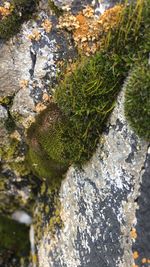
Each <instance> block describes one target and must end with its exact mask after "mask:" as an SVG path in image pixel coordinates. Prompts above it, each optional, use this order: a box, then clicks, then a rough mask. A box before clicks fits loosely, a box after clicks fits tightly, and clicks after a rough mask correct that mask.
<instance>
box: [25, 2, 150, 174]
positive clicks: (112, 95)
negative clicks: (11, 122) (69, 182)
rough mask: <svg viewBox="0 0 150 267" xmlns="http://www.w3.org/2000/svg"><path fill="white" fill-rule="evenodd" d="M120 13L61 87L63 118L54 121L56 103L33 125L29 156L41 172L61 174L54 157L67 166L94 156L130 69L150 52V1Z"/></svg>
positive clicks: (57, 98)
mask: <svg viewBox="0 0 150 267" xmlns="http://www.w3.org/2000/svg"><path fill="white" fill-rule="evenodd" d="M120 16H121V17H120V20H119V24H117V25H116V28H115V29H114V28H113V29H110V31H109V32H108V33H107V35H104V36H103V38H102V39H101V40H100V43H101V46H100V47H101V49H100V51H99V52H97V53H96V54H95V55H94V56H93V57H91V58H89V59H87V58H85V57H81V58H80V59H78V61H77V62H76V64H75V68H73V69H71V68H70V72H69V74H68V75H66V76H65V79H64V80H63V81H61V82H60V84H59V86H58V87H57V88H56V92H55V95H54V99H55V102H56V103H57V105H58V107H59V110H61V111H59V113H61V116H63V119H62V120H59V121H57V120H56V121H54V124H53V126H51V120H50V119H51V116H53V115H51V114H53V113H52V110H51V104H50V106H49V107H48V109H47V110H45V111H44V112H43V113H41V115H39V117H38V118H37V121H36V123H35V124H34V125H33V126H32V127H31V129H30V131H29V133H28V139H29V155H30V161H31V163H32V167H33V170H35V169H36V168H38V171H37V170H36V171H37V174H38V175H43V174H44V177H48V174H49V173H50V176H53V177H55V176H56V173H57V168H53V167H52V166H51V161H50V160H51V159H52V160H53V163H54V162H55V163H56V162H57V163H60V164H61V166H63V165H65V166H66V167H67V166H69V165H70V164H71V163H76V164H82V163H84V162H85V161H87V160H88V159H89V158H90V157H91V156H92V154H93V152H94V151H95V149H96V147H97V144H98V142H99V139H100V136H101V134H102V132H103V130H104V128H105V126H106V123H107V121H108V118H109V116H110V114H111V112H112V110H113V108H114V106H115V100H116V97H117V95H118V93H119V92H120V90H121V88H122V85H123V82H124V80H125V78H126V77H127V75H128V72H129V70H130V69H131V68H132V67H133V66H134V65H135V64H136V62H138V61H140V60H143V59H144V58H146V57H147V56H148V53H149V49H150V46H149V45H148V43H149V40H150V38H149V37H150V30H149V24H150V7H149V1H148V0H142V1H139V0H138V1H137V2H136V3H135V2H133V3H132V2H131V3H130V4H127V5H125V7H124V9H123V10H122V13H121V15H120ZM45 122H46V123H45ZM44 124H45V125H46V126H45V125H44ZM31 132H32V133H34V134H30V133H31ZM35 158H36V160H35ZM37 158H38V160H37ZM43 159H44V161H43ZM35 166H37V167H35ZM55 167H56V166H55ZM48 168H49V169H48ZM41 170H42V171H41ZM44 171H46V173H44ZM64 171H65V168H64ZM59 174H60V173H59Z"/></svg>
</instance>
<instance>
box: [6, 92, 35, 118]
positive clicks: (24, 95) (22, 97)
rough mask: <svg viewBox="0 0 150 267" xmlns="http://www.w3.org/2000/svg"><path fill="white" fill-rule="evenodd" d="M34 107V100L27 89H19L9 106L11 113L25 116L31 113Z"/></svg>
mask: <svg viewBox="0 0 150 267" xmlns="http://www.w3.org/2000/svg"><path fill="white" fill-rule="evenodd" d="M34 109H35V105H34V101H33V99H32V98H31V97H30V92H29V90H27V89H20V91H19V92H18V93H17V94H16V95H15V97H14V101H13V106H12V108H11V113H12V115H21V116H22V117H25V118H26V117H29V116H30V115H33V112H34Z"/></svg>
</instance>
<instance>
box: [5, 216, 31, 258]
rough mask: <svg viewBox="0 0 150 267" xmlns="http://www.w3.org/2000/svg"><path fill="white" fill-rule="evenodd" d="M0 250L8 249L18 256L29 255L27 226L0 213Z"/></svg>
mask: <svg viewBox="0 0 150 267" xmlns="http://www.w3.org/2000/svg"><path fill="white" fill-rule="evenodd" d="M0 236H1V238H0V251H1V253H2V252H3V251H6V250H9V251H12V252H13V253H15V254H16V255H18V256H21V255H29V250H30V244H29V228H28V227H27V226H25V225H23V224H19V223H18V222H16V221H13V220H11V219H9V218H7V217H4V216H2V215H0Z"/></svg>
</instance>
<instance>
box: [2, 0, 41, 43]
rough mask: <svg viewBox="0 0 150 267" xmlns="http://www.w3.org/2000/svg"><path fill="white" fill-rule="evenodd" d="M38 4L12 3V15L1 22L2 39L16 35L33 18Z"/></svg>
mask: <svg viewBox="0 0 150 267" xmlns="http://www.w3.org/2000/svg"><path fill="white" fill-rule="evenodd" d="M37 4H38V0H13V1H11V13H10V14H9V15H8V16H6V17H4V18H3V19H1V20H0V38H2V39H9V38H10V37H12V36H13V35H15V34H16V33H17V32H18V31H19V30H20V27H21V24H22V23H23V22H24V21H25V20H27V19H29V18H30V17H31V14H32V13H33V12H34V11H35V9H36V5H37Z"/></svg>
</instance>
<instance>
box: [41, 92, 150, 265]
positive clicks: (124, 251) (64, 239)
mask: <svg viewBox="0 0 150 267" xmlns="http://www.w3.org/2000/svg"><path fill="white" fill-rule="evenodd" d="M123 100H124V97H123V93H121V94H120V96H119V98H118V101H117V106H116V108H115V110H114V112H113V114H112V116H111V118H110V122H109V124H108V127H107V128H106V130H105V133H104V134H103V136H102V138H101V142H100V145H99V146H98V148H97V151H96V153H95V155H94V156H93V158H92V159H91V161H90V162H89V163H87V164H86V165H85V166H84V167H83V169H82V170H79V169H74V168H73V167H71V168H70V170H69V171H68V173H67V176H66V178H65V180H64V182H63V183H62V186H61V190H60V201H61V213H60V214H61V219H62V222H63V227H62V229H60V230H58V231H57V233H56V234H55V236H54V237H53V236H52V235H51V233H50V231H49V230H48V229H49V221H47V225H46V227H45V230H44V231H45V234H44V235H43V237H42V238H41V240H40V243H39V245H38V259H39V266H40V267H50V266H51V267H56V266H57V267H62V266H66V267H76V266H81V267H91V266H94V267H98V266H103V267H105V266H106V267H111V266H112V267H114V266H116V267H117V266H118V267H123V266H124V267H131V266H132V264H133V263H134V257H133V255H132V238H131V235H130V232H131V231H132V228H133V226H134V225H135V224H136V221H137V219H136V210H137V208H138V204H137V198H138V196H139V188H140V182H141V181H142V176H143V177H144V173H146V174H145V175H147V177H148V176H149V175H150V173H149V170H148V169H147V170H146V169H145V167H144V166H145V161H146V153H147V149H148V144H147V143H145V142H143V141H142V140H140V139H138V138H137V136H136V135H135V134H134V133H133V132H132V130H131V129H130V128H129V126H128V124H127V122H126V121H125V118H124V114H123ZM143 179H144V178H143ZM45 220H46V219H45ZM140 266H141V265H140Z"/></svg>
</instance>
